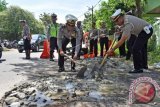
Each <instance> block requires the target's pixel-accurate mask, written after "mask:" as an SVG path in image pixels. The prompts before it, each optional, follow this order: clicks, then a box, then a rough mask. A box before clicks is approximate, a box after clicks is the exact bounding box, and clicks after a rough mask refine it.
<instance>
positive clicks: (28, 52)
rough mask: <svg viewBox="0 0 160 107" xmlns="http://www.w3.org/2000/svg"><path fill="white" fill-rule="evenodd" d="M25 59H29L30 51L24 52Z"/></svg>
mask: <svg viewBox="0 0 160 107" xmlns="http://www.w3.org/2000/svg"><path fill="white" fill-rule="evenodd" d="M26 59H30V50H26Z"/></svg>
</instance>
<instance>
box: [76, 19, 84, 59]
mask: <svg viewBox="0 0 160 107" xmlns="http://www.w3.org/2000/svg"><path fill="white" fill-rule="evenodd" d="M77 28H78V29H79V31H80V35H81V38H82V39H81V43H80V44H81V45H80V50H79V53H78V56H77V59H80V56H81V50H82V40H83V28H82V24H81V21H77Z"/></svg>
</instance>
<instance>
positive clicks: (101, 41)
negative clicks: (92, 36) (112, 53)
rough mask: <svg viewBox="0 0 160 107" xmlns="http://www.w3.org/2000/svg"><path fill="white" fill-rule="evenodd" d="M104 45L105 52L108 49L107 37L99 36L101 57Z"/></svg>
mask: <svg viewBox="0 0 160 107" xmlns="http://www.w3.org/2000/svg"><path fill="white" fill-rule="evenodd" d="M104 46H105V48H106V52H107V51H108V37H104V38H100V47H101V57H103V49H104Z"/></svg>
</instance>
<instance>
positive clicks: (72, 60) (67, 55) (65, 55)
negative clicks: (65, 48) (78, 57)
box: [63, 54, 83, 65]
mask: <svg viewBox="0 0 160 107" xmlns="http://www.w3.org/2000/svg"><path fill="white" fill-rule="evenodd" d="M63 55H64V56H66V57H67V58H69V59H70V60H71V61H72V62H74V63H76V64H78V65H83V64H81V63H79V62H77V61H75V60H74V59H73V58H71V57H70V56H68V55H67V54H63Z"/></svg>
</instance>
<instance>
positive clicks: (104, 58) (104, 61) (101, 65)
mask: <svg viewBox="0 0 160 107" xmlns="http://www.w3.org/2000/svg"><path fill="white" fill-rule="evenodd" d="M115 41H116V38H115V37H114V39H113V42H112V44H111V46H110V47H109V50H110V49H111V48H112V47H113V45H114V43H115ZM107 57H108V54H106V55H105V56H104V58H103V60H102V62H101V64H100V68H101V67H102V66H103V64H104V62H105V60H106V58H107Z"/></svg>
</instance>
